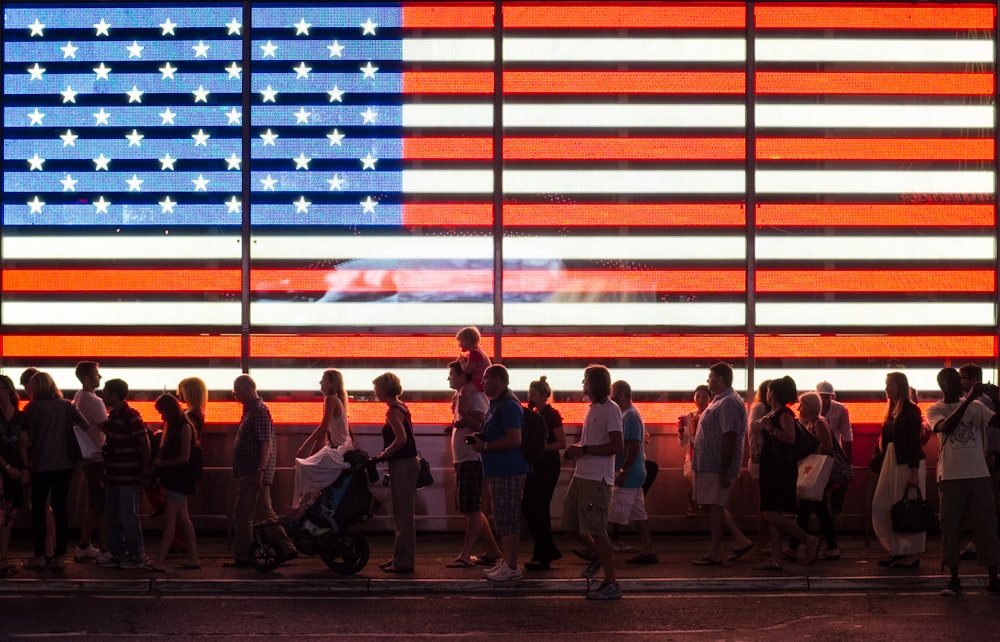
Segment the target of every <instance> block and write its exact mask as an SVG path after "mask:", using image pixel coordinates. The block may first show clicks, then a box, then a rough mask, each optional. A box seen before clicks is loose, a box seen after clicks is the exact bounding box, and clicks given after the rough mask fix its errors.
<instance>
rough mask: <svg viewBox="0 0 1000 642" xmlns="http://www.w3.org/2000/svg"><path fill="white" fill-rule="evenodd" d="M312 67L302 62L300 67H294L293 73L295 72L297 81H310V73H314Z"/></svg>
mask: <svg viewBox="0 0 1000 642" xmlns="http://www.w3.org/2000/svg"><path fill="white" fill-rule="evenodd" d="M312 70H313V68H312V67H306V63H304V62H300V63H299V66H298V67H292V71H294V72H295V79H296V80H299V79H302V78H305V79H306V80H308V79H309V72H310V71H312Z"/></svg>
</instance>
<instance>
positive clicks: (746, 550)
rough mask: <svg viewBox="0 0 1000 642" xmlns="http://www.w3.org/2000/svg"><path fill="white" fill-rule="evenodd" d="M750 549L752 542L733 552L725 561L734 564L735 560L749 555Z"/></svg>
mask: <svg viewBox="0 0 1000 642" xmlns="http://www.w3.org/2000/svg"><path fill="white" fill-rule="evenodd" d="M752 548H753V542H750V543H749V544H747V545H746V546H741V547H740V548H737V549H735V550H733V554H732V555H730V556H729V557H728V558H727V559H728V560H729V561H730V562H735V561H736V560H738V559H740V558H741V557H743V556H744V555H746V554H747V553H749V552H750V549H752Z"/></svg>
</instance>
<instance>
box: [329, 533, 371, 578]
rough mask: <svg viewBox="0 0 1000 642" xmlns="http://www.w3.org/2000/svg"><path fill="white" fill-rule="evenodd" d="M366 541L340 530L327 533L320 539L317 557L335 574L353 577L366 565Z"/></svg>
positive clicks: (361, 537) (359, 536)
mask: <svg viewBox="0 0 1000 642" xmlns="http://www.w3.org/2000/svg"><path fill="white" fill-rule="evenodd" d="M368 553H369V551H368V540H366V539H365V538H364V537H363V536H361V535H359V534H358V533H355V532H353V531H349V530H347V529H342V530H339V531H337V532H332V531H331V532H329V533H326V534H325V535H323V536H322V537H321V538H320V547H319V556H320V557H321V558H322V559H323V562H324V563H325V564H326V565H327V566H329V567H330V570H332V571H333V572H335V573H340V574H341V575H354V574H355V573H357V572H358V571H360V570H361V569H363V568H364V567H365V564H367V563H368Z"/></svg>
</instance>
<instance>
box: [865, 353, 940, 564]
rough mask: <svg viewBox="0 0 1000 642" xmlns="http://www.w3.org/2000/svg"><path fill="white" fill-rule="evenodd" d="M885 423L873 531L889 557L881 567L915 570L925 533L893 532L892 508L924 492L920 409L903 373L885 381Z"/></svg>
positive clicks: (925, 476)
mask: <svg viewBox="0 0 1000 642" xmlns="http://www.w3.org/2000/svg"><path fill="white" fill-rule="evenodd" d="M885 396H886V399H887V401H888V403H887V406H886V413H885V421H884V422H883V423H882V434H881V437H880V439H881V443H882V452H883V454H884V458H883V462H882V470H881V472H880V473H879V476H878V484H877V485H876V486H875V495H874V497H873V498H872V527H873V528H874V530H875V536H876V537H878V540H879V543H880V544H882V547H883V548H885V550H886V551H888V553H889V556H888V557H887V558H886V559H884V560H881V561H880V562H879V563H878V564H879V566H883V567H891V568H906V569H916V568H919V567H920V558H919V557H917V556H918V555H920V554H921V553H923V552H924V551H925V550H926V548H927V534H926V533H897V532H895V531H893V530H892V515H891V510H892V505H893V504H895V503H896V502H898V501H899V500H900V499H901V498H902V497H903V494H904V493H908V492H909V489H910V488H918V489H920V493H921V495H924V496H926V492H927V461H926V458H925V456H924V450H923V448H922V447H921V435H920V432H921V423H922V418H921V416H920V409H919V408H918V407H917V406H916V404H914V403H913V402H912V401H910V382H909V380H908V379H907V378H906V375H905V374H903V373H902V372H890V373H889V374H888V375H886V378H885Z"/></svg>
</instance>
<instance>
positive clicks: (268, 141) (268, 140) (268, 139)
mask: <svg viewBox="0 0 1000 642" xmlns="http://www.w3.org/2000/svg"><path fill="white" fill-rule="evenodd" d="M260 137H261V138H262V139H264V145H263V146H264V147H267V146H268V145H270V146H271V147H275V146H276V145H275V144H274V141H276V140H278V135H277V134H274V133H271V130H270V129H268V130H267V131H266V132H264V133H262V134H261V135H260Z"/></svg>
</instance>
